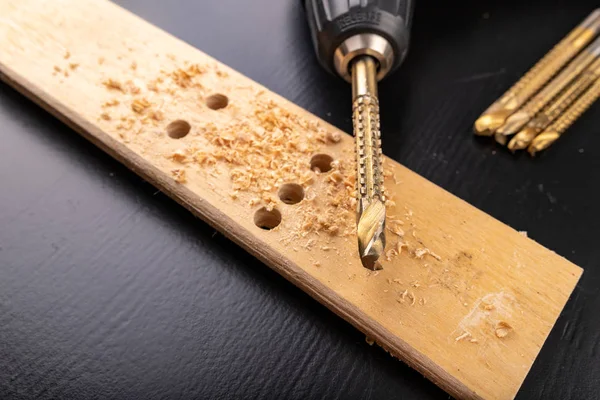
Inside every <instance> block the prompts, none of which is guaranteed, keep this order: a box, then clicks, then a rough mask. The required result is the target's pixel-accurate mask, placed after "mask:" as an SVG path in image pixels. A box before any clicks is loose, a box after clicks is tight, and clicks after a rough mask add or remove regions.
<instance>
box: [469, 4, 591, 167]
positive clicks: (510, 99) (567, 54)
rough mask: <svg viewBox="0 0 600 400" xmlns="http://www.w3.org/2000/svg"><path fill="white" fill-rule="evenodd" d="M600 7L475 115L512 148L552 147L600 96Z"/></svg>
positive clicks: (482, 127) (486, 131) (487, 132)
mask: <svg viewBox="0 0 600 400" xmlns="http://www.w3.org/2000/svg"><path fill="white" fill-rule="evenodd" d="M599 32H600V9H596V10H595V11H594V12H592V13H591V14H590V15H589V16H588V17H587V18H586V19H585V20H584V21H583V22H582V23H581V24H579V25H578V26H577V27H576V28H575V29H573V30H572V31H571V32H570V33H569V34H568V35H567V36H566V37H565V38H564V39H563V40H562V41H560V42H559V43H558V44H557V45H556V46H555V47H554V48H553V49H552V50H551V51H550V52H549V53H547V54H546V55H545V56H544V58H542V59H541V60H540V61H539V62H538V63H537V64H536V65H535V66H534V67H533V68H531V69H530V70H529V71H528V72H527V74H525V76H523V77H522V78H521V79H520V80H519V81H518V82H517V83H516V84H515V85H514V86H513V87H511V88H510V89H509V90H508V91H507V92H506V93H505V94H504V95H503V96H502V97H501V98H500V99H498V100H497V101H496V102H495V103H493V104H492V105H491V106H490V107H489V108H488V109H487V110H486V111H485V112H484V113H483V114H482V115H481V116H480V117H479V119H477V121H475V127H474V129H475V134H477V135H481V136H493V137H494V138H495V139H496V141H497V142H498V143H500V144H502V145H507V147H508V148H509V150H511V151H513V152H515V151H517V150H523V149H527V151H528V152H529V154H531V155H532V156H533V155H535V153H537V152H538V151H541V150H544V149H546V148H548V147H549V146H550V145H551V144H552V143H554V142H555V141H556V140H558V139H559V138H560V137H561V135H563V133H564V132H565V131H566V130H567V129H568V128H569V127H570V126H571V125H572V124H573V123H574V122H575V121H576V120H577V118H579V116H580V115H581V114H583V113H584V112H585V111H586V110H587V109H588V108H589V107H590V106H591V105H592V104H593V103H594V101H596V99H598V97H600V79H599V77H600V38H597V36H598V33H599Z"/></svg>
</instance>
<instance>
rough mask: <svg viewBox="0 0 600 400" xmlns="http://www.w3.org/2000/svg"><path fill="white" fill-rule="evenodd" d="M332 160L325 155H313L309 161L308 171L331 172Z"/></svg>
mask: <svg viewBox="0 0 600 400" xmlns="http://www.w3.org/2000/svg"><path fill="white" fill-rule="evenodd" d="M332 162H333V158H331V156H329V155H327V154H315V155H314V156H313V157H312V158H311V159H310V169H312V170H313V171H316V172H327V171H329V170H331V163H332Z"/></svg>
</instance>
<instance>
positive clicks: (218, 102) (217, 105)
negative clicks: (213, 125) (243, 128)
mask: <svg viewBox="0 0 600 400" xmlns="http://www.w3.org/2000/svg"><path fill="white" fill-rule="evenodd" d="M227 104H229V99H228V98H227V96H225V95H224V94H220V93H216V94H213V95H210V96H208V97H207V98H206V106H207V107H208V108H210V109H211V110H220V109H221V108H225V107H227Z"/></svg>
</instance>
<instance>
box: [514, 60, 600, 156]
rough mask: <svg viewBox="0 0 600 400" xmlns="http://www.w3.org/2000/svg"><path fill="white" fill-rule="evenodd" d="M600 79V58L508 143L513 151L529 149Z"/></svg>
mask: <svg viewBox="0 0 600 400" xmlns="http://www.w3.org/2000/svg"><path fill="white" fill-rule="evenodd" d="M598 77H600V58H599V59H597V60H596V61H595V62H594V63H593V64H592V65H591V66H590V67H589V68H588V69H587V70H586V71H584V72H583V73H582V74H581V75H579V77H578V78H577V79H576V80H575V82H573V83H572V84H571V85H570V86H568V87H567V88H566V89H565V90H564V91H563V92H562V93H561V94H560V95H559V96H557V97H556V98H555V99H554V100H552V102H551V103H549V104H548V105H546V106H545V107H544V108H543V109H542V111H540V112H539V113H538V114H537V115H536V116H535V117H534V118H533V119H532V120H531V121H529V123H527V125H526V126H525V128H523V129H522V130H521V131H520V132H519V133H517V134H516V135H515V136H513V138H512V139H511V141H510V142H509V143H508V148H509V150H511V151H516V150H522V149H525V148H527V146H529V144H530V143H531V142H532V141H533V139H534V138H535V137H536V136H537V135H538V134H539V133H541V132H542V131H543V130H544V129H545V128H546V127H547V126H549V125H550V124H551V123H552V122H554V121H555V120H556V119H558V118H560V116H561V115H562V114H563V112H565V110H567V109H568V108H569V107H570V106H571V104H573V103H574V102H575V101H576V100H577V99H578V98H579V96H581V95H582V94H583V93H585V91H586V90H587V89H588V88H589V87H590V86H592V84H594V82H595V81H596V80H597V79H598Z"/></svg>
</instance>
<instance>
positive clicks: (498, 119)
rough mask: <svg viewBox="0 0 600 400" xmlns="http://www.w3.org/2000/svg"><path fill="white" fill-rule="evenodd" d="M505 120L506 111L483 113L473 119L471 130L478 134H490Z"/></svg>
mask: <svg viewBox="0 0 600 400" xmlns="http://www.w3.org/2000/svg"><path fill="white" fill-rule="evenodd" d="M504 121H506V112H491V113H485V114H483V115H482V116H481V117H479V118H478V119H477V121H475V126H474V127H473V130H474V131H475V134H476V135H479V136H492V135H493V134H494V132H495V131H496V129H498V128H500V127H501V126H502V124H504Z"/></svg>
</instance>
